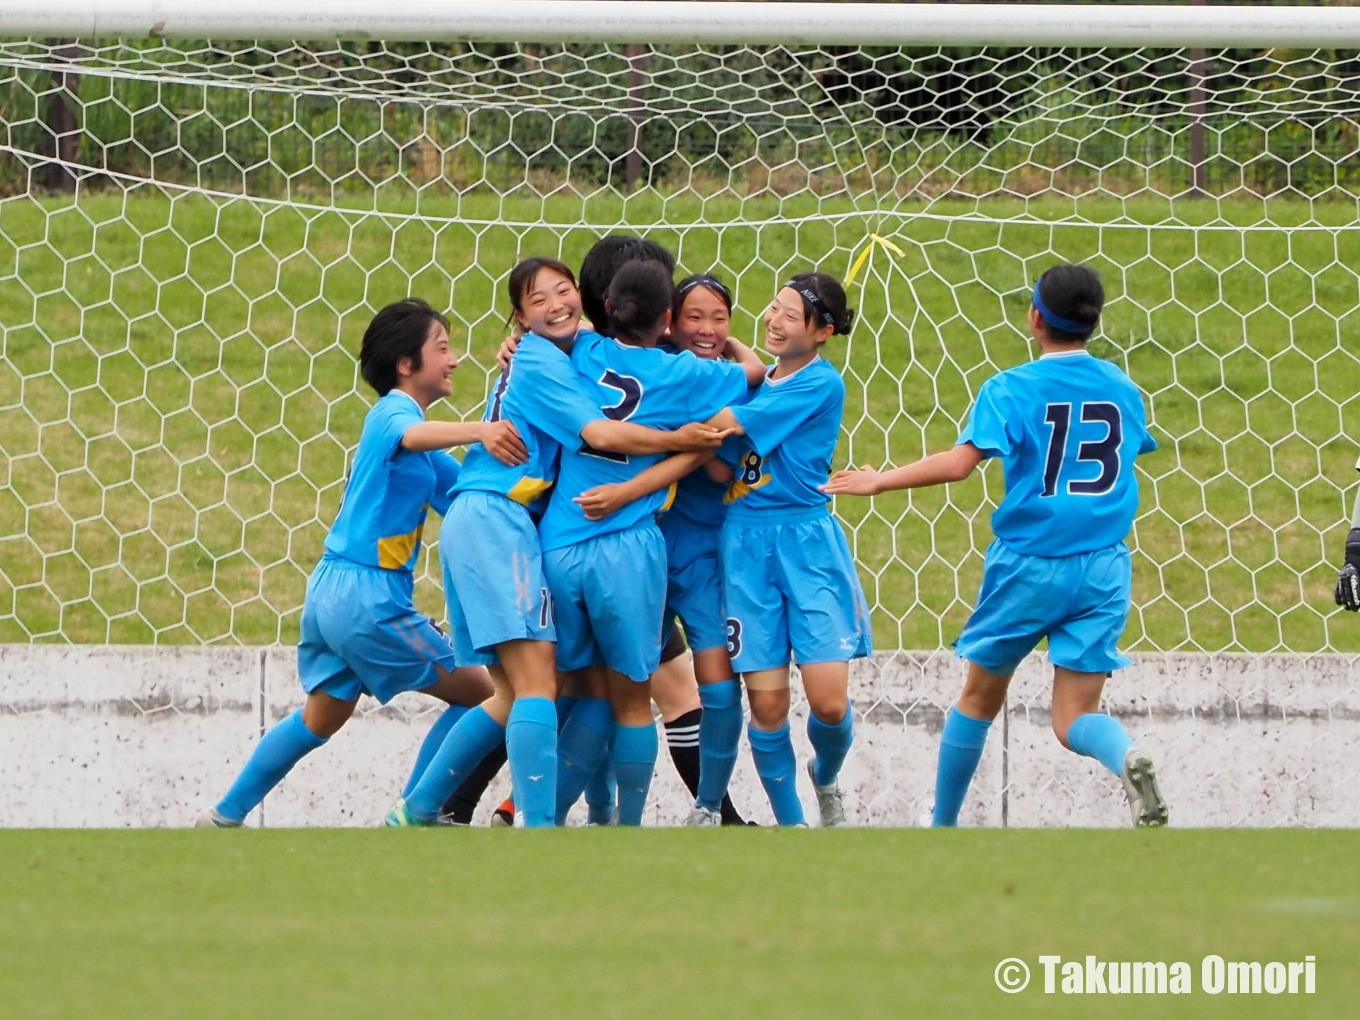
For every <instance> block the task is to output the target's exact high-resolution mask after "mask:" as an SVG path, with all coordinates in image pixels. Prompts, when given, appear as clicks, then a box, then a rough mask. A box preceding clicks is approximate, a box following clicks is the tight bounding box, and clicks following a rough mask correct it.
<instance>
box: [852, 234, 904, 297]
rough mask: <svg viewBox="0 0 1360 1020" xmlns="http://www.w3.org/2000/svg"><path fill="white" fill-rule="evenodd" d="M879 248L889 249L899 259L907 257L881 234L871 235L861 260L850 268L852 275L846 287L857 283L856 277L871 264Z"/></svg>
mask: <svg viewBox="0 0 1360 1020" xmlns="http://www.w3.org/2000/svg"><path fill="white" fill-rule="evenodd" d="M879 246H882V247H884V248H887V249H888V251H890V252H891V253H892V254H894V255H896V256H897V257H898V258H906V257H907V253H906V252H904V251H903V250H902V249H901V248H899V247H897V245H895V244H893V243H892V242H891V241H889V240H888V239H887V238H886V237H884V236H882V235H881V234H870V235H869V242H868V243H867V244H866V245H865V246H864V250H863V251H862V252H860V253H859V258H857V259H855V264H854V265H852V266H851V267H850V275H849V276H847V277H846V278H845V285H846V286H847V287H849V286H850V285H851V284H852V283H854V282H855V277H857V276H859V274H860V270H861V269H863V268H864V267H865V266H866V265H868V264H869V256H871V255H872V254H873V253H874V249H875V248H877V247H879Z"/></svg>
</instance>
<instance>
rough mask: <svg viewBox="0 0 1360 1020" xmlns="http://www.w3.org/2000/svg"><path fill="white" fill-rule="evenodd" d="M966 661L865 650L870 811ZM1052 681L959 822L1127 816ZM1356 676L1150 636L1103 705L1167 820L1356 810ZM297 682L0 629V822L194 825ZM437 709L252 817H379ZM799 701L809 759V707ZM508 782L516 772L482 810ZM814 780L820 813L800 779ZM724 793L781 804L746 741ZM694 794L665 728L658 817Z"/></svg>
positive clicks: (385, 727) (407, 703)
mask: <svg viewBox="0 0 1360 1020" xmlns="http://www.w3.org/2000/svg"><path fill="white" fill-rule="evenodd" d="M962 676H963V670H962V666H961V664H960V663H959V662H957V661H956V660H954V659H953V658H952V657H950V656H948V655H946V654H945V653H942V652H933V653H928V654H927V653H912V652H898V653H891V654H884V655H880V656H878V657H877V658H876V659H875V660H873V661H872V662H862V663H858V664H856V666H855V668H854V670H853V672H852V676H851V687H852V692H853V696H854V701H855V713H856V729H857V739H856V744H855V748H854V750H853V751H852V753H851V756H850V759H849V761H848V762H847V763H846V767H845V772H844V774H843V778H842V782H843V784H844V785H845V786H846V788H847V789H848V791H849V792H850V793H851V802H852V804H853V812H854V816H855V819H856V821H857V822H859V823H860V824H865V825H910V824H913V822H914V820H915V818H916V816H917V814H918V813H919V812H920V811H921V810H922V809H923V808H924V807H925V806H926V805H927V804H928V803H929V802H930V799H931V788H932V785H933V781H934V769H935V752H936V747H937V744H938V739H939V730H940V726H941V723H942V721H943V713H944V710H945V709H947V708H948V706H949V705H950V704H951V703H952V702H953V700H954V698H955V697H956V696H957V693H958V690H959V686H960V684H961V681H962ZM1048 684H1049V671H1048V669H1047V667H1046V665H1045V663H1044V661H1043V660H1042V659H1041V658H1039V657H1037V656H1032V657H1031V658H1030V659H1029V660H1028V661H1026V663H1025V664H1024V665H1023V666H1022V667H1021V670H1020V671H1019V673H1017V675H1016V680H1015V683H1014V685H1013V687H1012V691H1011V698H1010V702H1009V705H1008V708H1007V711H1006V713H1005V715H1004V716H1003V717H1002V718H1001V719H999V720H998V721H997V723H996V724H995V725H994V727H993V729H992V735H991V738H990V740H989V742H988V745H987V750H986V752H985V753H984V755H983V759H982V765H981V767H980V768H979V771H978V776H977V779H976V780H975V782H974V785H973V790H972V793H971V794H970V797H969V801H968V803H967V804H966V805H965V808H964V817H963V821H964V824H966V825H992V826H999V825H1013V826H1054V825H1080V826H1120V825H1126V824H1127V823H1128V814H1127V810H1126V808H1125V806H1124V801H1123V795H1122V793H1121V792H1120V791H1119V789H1118V784H1117V782H1116V781H1115V780H1114V779H1113V778H1112V777H1110V776H1109V775H1108V774H1106V773H1105V772H1104V771H1103V770H1102V769H1101V768H1100V766H1099V765H1097V764H1096V763H1095V762H1093V761H1090V760H1088V759H1084V758H1078V757H1076V756H1074V755H1072V754H1070V753H1068V752H1066V751H1064V750H1063V749H1062V748H1061V747H1059V745H1058V743H1057V741H1056V740H1055V739H1054V738H1053V735H1052V732H1051V730H1050V728H1049V715H1048V706H1049V702H1048ZM795 687H796V682H795ZM1358 688H1360V663H1357V662H1355V661H1354V660H1351V659H1348V658H1346V657H1343V656H1335V655H1319V656H1312V657H1307V658H1304V657H1294V656H1283V655H1264V656H1250V655H1217V656H1206V655H1148V656H1142V657H1139V661H1138V662H1137V663H1136V665H1135V666H1133V667H1132V668H1130V669H1128V670H1125V671H1123V672H1121V673H1120V674H1118V675H1117V676H1116V677H1115V679H1114V681H1113V682H1111V684H1110V685H1109V687H1108V689H1107V697H1106V707H1107V708H1108V709H1109V711H1111V712H1112V713H1113V714H1115V715H1116V716H1118V717H1119V718H1120V719H1122V720H1123V721H1124V724H1125V725H1126V726H1127V727H1128V728H1129V730H1130V732H1132V733H1133V734H1134V736H1135V739H1137V740H1138V741H1139V743H1140V745H1142V746H1143V747H1144V748H1146V749H1147V750H1148V751H1149V752H1150V753H1151V754H1152V755H1153V758H1154V760H1155V761H1156V762H1157V764H1158V766H1159V770H1160V773H1161V777H1162V787H1163V792H1164V793H1165V794H1166V796H1167V799H1168V801H1169V803H1170V805H1171V811H1172V823H1173V824H1175V825H1180V826H1222V825H1241V826H1279V825H1308V826H1356V825H1360V799H1358V798H1356V797H1354V796H1352V795H1350V791H1351V788H1352V787H1353V785H1354V783H1355V780H1356V778H1357V774H1360V689H1358ZM301 701H302V693H301V690H300V688H299V687H298V684H297V670H296V656H295V654H294V652H293V650H292V649H285V648H229V647H228V648H175V647H171V648H151V647H132V646H129V647H92V646H69V645H6V646H0V825H3V826H180V825H186V824H189V823H190V822H191V821H192V819H193V818H194V816H195V814H196V813H197V812H198V811H199V810H200V809H202V808H203V807H204V806H206V805H208V804H211V803H212V802H213V801H214V800H216V798H217V797H218V796H220V795H221V794H222V792H223V791H224V790H225V789H226V787H227V785H228V784H229V783H230V782H231V780H232V778H233V777H234V775H235V774H236V771H237V770H238V769H239V768H240V766H241V764H242V763H243V762H244V761H245V759H246V756H247V755H248V754H249V753H250V750H251V748H252V746H253V744H254V741H255V740H256V739H257V738H258V737H259V734H260V733H261V731H262V728H263V727H265V726H268V725H272V724H273V723H274V722H275V721H276V720H278V719H280V718H282V717H283V716H284V715H286V714H287V713H288V712H290V711H292V710H293V709H294V708H295V707H297V706H298V705H299V704H300V703H301ZM436 712H437V706H435V703H434V702H431V701H429V700H428V699H424V698H422V697H420V696H419V695H405V696H403V697H401V698H398V699H397V700H396V701H394V702H393V703H392V704H391V705H389V706H387V707H386V708H379V707H377V706H376V705H375V704H374V703H373V702H371V701H367V700H366V701H365V702H364V703H363V704H361V706H360V712H359V713H358V714H356V716H355V718H354V720H353V721H352V722H351V723H350V724H349V725H348V726H347V727H346V728H345V730H344V731H343V732H342V733H340V734H339V735H338V736H337V737H336V738H335V739H334V740H332V741H331V743H330V744H329V745H327V746H326V747H325V748H323V749H321V750H320V751H318V752H316V753H315V754H313V755H311V756H309V757H308V758H307V759H305V760H304V761H303V762H302V763H301V764H299V765H298V767H297V768H296V769H295V770H294V771H293V772H292V774H290V775H289V777H288V778H287V779H286V780H285V781H284V783H283V784H282V786H280V787H279V789H278V790H277V791H275V793H274V794H272V795H271V796H270V797H269V798H268V800H266V802H265V804H264V807H263V810H262V811H261V812H257V813H255V814H254V815H252V818H251V823H252V824H260V823H261V822H262V823H263V824H265V825H271V826H299V825H374V824H377V823H378V822H379V821H380V820H381V818H382V816H383V814H384V812H385V811H386V810H387V808H388V806H389V805H390V803H391V801H392V800H393V799H394V797H395V796H396V794H397V792H398V791H399V790H400V787H401V785H402V783H403V781H404V780H405V777H406V772H407V770H408V769H409V767H410V763H411V761H412V759H413V757H414V754H415V750H416V748H417V746H418V745H419V743H420V740H421V738H422V737H423V736H424V734H425V731H426V729H427V728H428V726H429V724H430V722H432V721H433V719H434V718H435V714H436ZM795 714H796V716H797V718H796V719H795V721H794V724H793V729H794V734H795V743H796V746H797V748H798V753H799V756H800V760H802V759H803V758H805V757H806V756H807V755H808V753H809V749H808V745H807V741H806V738H805V737H804V735H803V725H804V720H805V718H806V714H805V710H804V709H803V707H802V706H801V705H798V706H796V707H795ZM506 786H508V777H507V776H506V775H505V774H503V775H502V776H501V777H500V779H499V780H498V781H497V783H496V785H494V786H493V788H492V790H491V792H489V793H488V796H487V797H486V799H485V801H484V803H483V805H482V807H481V810H480V817H485V815H486V814H487V813H488V812H489V811H490V810H491V808H493V807H494V806H495V803H496V802H498V801H499V800H500V796H501V795H502V794H503V791H504V790H505V788H506ZM802 793H803V797H804V801H805V802H806V803H807V804H808V808H809V813H810V817H815V805H814V803H813V802H812V791H811V789H810V788H808V787H807V784H806V783H803V784H802ZM732 794H733V797H734V799H735V800H736V802H737V804H738V806H739V807H740V808H742V809H743V810H745V811H746V812H747V813H748V814H749V815H750V816H751V817H753V818H755V819H756V820H757V821H760V822H769V821H771V815H770V811H769V806H768V804H767V803H766V802H765V798H764V795H763V793H762V792H761V790H760V786H759V783H758V781H757V780H756V778H755V774H754V771H753V770H752V768H751V765H750V759H749V753H748V752H747V750H746V749H745V745H744V741H743V751H742V759H741V763H740V765H739V767H738V770H737V776H736V779H735V781H734V784H733V790H732ZM687 809H688V800H687V797H685V796H684V795H683V788H682V787H681V785H680V783H679V780H678V778H677V777H676V775H675V772H674V770H673V769H672V768H671V765H670V762H669V759H668V757H667V756H666V753H665V751H664V745H663V751H662V760H661V762H660V763H659V766H658V770H657V778H656V782H655V783H654V785H653V807H652V808H651V809H650V811H649V815H650V817H649V823H651V824H658V825H664V824H673V823H675V822H677V821H678V820H679V819H680V818H681V817H683V814H684V813H685V811H686V810H687ZM578 811H579V808H578ZM261 816H262V817H261Z"/></svg>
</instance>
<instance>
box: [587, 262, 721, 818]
mask: <svg viewBox="0 0 1360 1020" xmlns="http://www.w3.org/2000/svg"><path fill="white" fill-rule="evenodd" d="M731 319H732V295H731V292H730V291H729V290H728V289H727V286H726V285H725V284H724V283H723V282H722V281H721V280H719V279H718V278H717V277H715V276H713V275H712V274H710V273H700V274H695V275H693V276H689V277H687V278H685V279H684V280H682V281H681V282H680V284H679V285H678V286H677V287H676V289H675V307H674V311H673V315H672V318H671V327H670V332H669V341H670V342H669V345H668V346H669V347H670V348H672V349H674V350H676V351H688V352H690V353H692V354H694V356H695V357H698V358H701V359H703V360H716V359H720V358H724V357H726V356H728V354H729V351H734V350H742V351H744V350H745V348H744V347H739V348H734V345H733V341H732V339H731V337H730V336H729V329H730V327H731ZM668 466H669V465H666V464H663V465H658V466H657V467H655V468H651V469H649V470H648V471H646V472H644V473H643V474H641V475H638V476H637V477H636V478H634V479H631V480H630V481H628V482H625V483H622V484H620V485H615V486H600V487H598V488H596V489H593V490H591V491H590V492H587V493H585V494H584V496H583V498H582V499H581V500H580V502H581V503H582V506H583V508H584V509H585V510H586V513H587V516H590V517H603V516H607V515H608V514H610V513H613V512H614V510H616V509H617V508H618V507H619V506H622V505H624V504H626V503H628V502H631V501H632V500H634V499H640V498H642V497H643V496H644V495H646V493H648V492H651V491H655V489H656V488H658V487H660V486H661V483H659V482H653V481H652V480H651V478H652V476H653V475H655V476H656V477H657V478H659V479H661V480H662V482H665V483H666V484H669V481H668V477H669V476H667V475H665V474H663V472H664V471H665V469H666V468H667V467H668ZM732 476H733V475H732V469H731V468H730V467H728V466H727V465H726V464H723V463H722V462H721V461H718V460H711V461H709V462H708V463H707V464H704V465H702V466H700V467H699V468H697V469H695V470H694V471H691V472H690V473H689V474H687V475H685V476H684V477H682V478H680V479H679V481H678V484H677V486H676V490H675V498H674V500H673V502H672V503H671V506H670V509H669V510H668V511H667V512H666V513H664V514H662V515H661V517H660V519H659V524H660V527H661V533H662V535H663V536H664V537H665V539H666V563H667V587H666V617H665V627H664V630H665V632H666V633H667V634H668V638H667V647H666V648H665V649H663V651H662V656H661V667H660V668H659V669H658V670H657V672H656V673H655V674H654V675H653V677H652V693H653V697H654V698H655V700H656V703H657V706H658V708H660V709H661V713H662V721H663V722H664V724H665V729H666V740H667V744H668V745H669V746H670V750H671V757H672V759H673V760H674V761H675V766H676V771H677V772H679V773H680V777H681V779H682V780H684V782H685V785H686V786H687V787H688V788H689V791H690V794H691V795H692V796H694V797H695V807H694V810H693V811H692V812H691V813H690V816H689V818H688V819H687V820H686V824H688V825H719V824H722V825H742V824H744V820H743V819H742V817H741V815H740V814H738V813H737V810H736V808H735V807H734V806H733V804H732V801H731V798H730V797H728V796H727V787H728V784H729V783H730V782H731V779H732V770H733V768H734V766H735V765H736V761H737V745H738V743H739V741H740V739H741V729H742V710H741V686H740V684H738V683H737V681H736V679H735V678H734V676H733V673H732V660H731V658H730V657H729V656H728V654H727V622H726V621H727V617H726V615H725V613H724V611H723V597H722V580H721V572H720V570H719V567H718V544H719V535H720V534H721V532H722V524H723V520H724V518H725V517H726V514H727V507H726V505H725V504H724V502H723V499H724V497H725V496H726V494H727V487H728V484H729V483H730V482H731V481H732ZM677 619H678V620H679V621H680V622H681V623H682V624H683V626H684V635H685V636H684V639H681V640H679V641H678V643H677V642H676V639H677V638H678V635H679V632H678V630H676V628H675V623H676V621H677ZM686 641H688V644H689V647H690V648H691V649H692V650H693V655H694V660H693V665H692V667H691V665H690V663H689V662H688V661H687V660H686V659H685V658H684V657H683V655H681V654H680V653H682V652H683V651H684V647H685V642H686ZM672 644H675V646H676V647H675V648H674V650H673V651H672V653H671V654H667V651H668V650H670V649H671V645H672ZM589 799H590V797H589V791H587V800H589Z"/></svg>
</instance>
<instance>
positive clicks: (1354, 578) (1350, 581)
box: [1336, 563, 1360, 613]
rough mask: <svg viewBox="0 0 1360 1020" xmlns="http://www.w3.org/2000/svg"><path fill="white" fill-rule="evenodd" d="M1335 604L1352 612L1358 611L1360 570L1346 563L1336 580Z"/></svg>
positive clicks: (1359, 608) (1359, 604)
mask: <svg viewBox="0 0 1360 1020" xmlns="http://www.w3.org/2000/svg"><path fill="white" fill-rule="evenodd" d="M1336 604H1337V605H1338V606H1341V607H1343V608H1344V609H1348V610H1350V611H1351V612H1352V613H1355V612H1360V570H1356V569H1355V564H1353V563H1347V564H1346V565H1345V566H1344V567H1342V568H1341V576H1340V577H1338V578H1337V580H1336Z"/></svg>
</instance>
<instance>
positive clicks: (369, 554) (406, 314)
mask: <svg viewBox="0 0 1360 1020" xmlns="http://www.w3.org/2000/svg"><path fill="white" fill-rule="evenodd" d="M457 364H458V360H457V358H455V357H454V355H453V353H452V352H451V351H450V350H449V334H448V322H447V320H446V319H445V318H444V317H443V316H442V315H440V314H439V313H437V312H435V311H434V310H433V309H432V308H430V306H429V305H427V304H426V303H425V302H423V301H419V300H416V299H414V298H411V299H408V300H405V301H398V302H397V303H396V304H392V305H388V306H387V307H386V308H384V309H383V310H382V311H380V312H379V313H378V314H377V315H375V316H374V317H373V321H372V322H371V323H369V326H368V329H367V330H366V331H365V332H364V339H363V344H362V346H361V347H360V350H359V370H360V372H361V374H362V375H363V377H364V381H365V382H367V383H368V384H369V385H370V386H372V387H373V389H374V391H375V392H376V393H377V394H378V401H377V403H375V404H374V405H373V408H372V409H371V410H370V411H369V412H368V415H367V416H366V417H365V418H364V427H363V431H362V433H361V434H360V438H359V446H358V449H357V451H356V452H355V455H354V465H353V468H352V470H351V472H350V477H349V481H348V482H347V484H346V486H345V495H344V497H343V499H342V501H341V506H340V512H339V514H338V515H337V516H336V519H335V524H334V525H333V526H332V527H331V530H330V533H329V534H328V535H327V536H326V551H325V554H324V555H323V556H322V558H321V562H320V563H318V564H317V566H316V569H315V570H314V571H313V572H312V576H311V578H310V580H309V581H308V582H307V595H306V600H305V602H304V603H303V609H302V635H301V642H300V643H299V645H298V676H299V679H300V680H301V681H302V688H303V690H304V691H306V692H307V701H306V703H305V704H304V705H303V707H302V708H300V709H299V710H298V711H296V712H294V713H293V714H292V715H290V716H288V717H287V718H286V719H284V720H283V721H282V722H280V723H278V724H277V725H276V726H274V727H273V728H272V729H271V730H270V731H269V732H268V733H266V734H265V735H264V736H263V737H261V738H260V742H259V743H258V744H257V745H256V747H255V750H254V752H253V753H252V754H251V756H250V759H249V761H247V762H246V766H245V768H244V769H242V770H241V774H240V775H239V776H238V777H237V779H236V781H235V782H234V783H233V784H232V786H231V789H229V790H228V791H227V795H226V796H225V797H223V798H222V799H221V800H220V801H219V802H218V803H217V805H216V806H215V807H213V808H212V809H211V810H209V811H208V812H206V813H205V814H204V815H203V816H202V817H201V818H200V819H199V820H198V824H199V825H200V826H218V827H234V826H239V825H240V824H241V822H242V821H243V820H244V819H245V817H246V815H247V814H249V813H250V811H251V809H253V808H254V807H255V806H256V805H258V804H259V803H260V801H262V800H263V799H264V797H265V795H266V794H267V793H268V792H269V791H270V790H272V789H273V788H274V787H275V786H277V785H278V784H279V782H280V781H282V779H283V777H284V776H285V775H287V774H288V771H289V770H290V769H291V768H292V767H293V766H294V765H295V764H297V762H298V761H299V760H300V759H301V758H302V757H303V756H304V755H305V754H307V753H308V752H310V751H313V750H315V749H316V748H318V747H320V746H321V745H322V744H324V743H326V741H327V740H329V739H330V738H331V737H332V736H334V735H335V733H336V732H338V731H339V729H340V728H341V727H342V726H343V725H344V724H345V723H346V721H348V719H349V717H350V716H351V715H352V714H353V712H354V706H355V705H356V704H357V703H358V700H359V695H361V694H369V695H371V696H373V697H374V698H377V699H378V701H380V702H382V703H383V704H386V703H387V702H388V701H390V700H391V699H392V698H393V697H395V696H396V695H397V694H400V693H401V692H403V691H422V692H423V693H426V694H429V695H432V696H433V697H436V698H439V699H440V700H441V701H445V702H447V703H448V704H449V706H450V707H449V708H448V709H447V710H446V711H445V712H444V714H443V715H441V716H440V718H439V720H438V721H437V722H436V723H435V725H434V726H433V727H432V728H431V730H430V733H429V735H428V736H427V737H426V739H425V742H424V744H423V745H422V747H421V749H420V754H419V756H418V758H417V763H416V772H417V774H418V773H419V772H421V771H423V768H424V763H425V762H427V761H428V760H429V758H430V757H431V755H432V754H433V753H434V750H435V748H437V747H438V746H439V744H440V743H441V742H442V740H443V737H444V734H446V733H447V732H448V731H449V729H450V728H451V727H452V726H453V725H454V723H456V722H457V720H458V719H459V718H460V717H461V716H462V714H463V713H464V712H466V711H467V707H468V706H471V705H475V704H478V703H479V702H480V701H482V700H483V699H484V698H485V697H486V696H487V695H488V694H489V693H490V691H491V682H490V680H489V678H488V677H487V676H486V671H485V670H484V669H482V668H481V667H480V666H468V665H465V666H463V667H461V668H458V667H455V664H454V663H455V659H456V657H455V655H454V651H453V646H452V645H451V644H450V643H449V640H448V638H446V637H445V636H444V634H443V633H441V632H440V631H439V630H438V629H437V628H436V627H435V626H434V624H433V623H432V622H431V621H430V620H429V619H428V618H427V617H425V616H424V615H423V614H421V613H420V612H418V611H417V610H416V608H415V604H414V603H413V601H412V594H413V591H414V587H415V579H414V574H413V573H412V568H413V567H414V565H415V561H416V557H417V556H419V554H420V538H421V533H422V531H423V530H424V527H425V515H426V513H427V512H428V510H429V508H430V507H434V508H435V510H436V511H438V512H440V513H443V512H445V511H446V510H447V509H448V506H449V490H450V489H451V488H452V486H453V483H454V481H455V479H456V478H457V477H458V462H457V461H456V460H454V459H453V458H452V457H451V456H449V455H448V454H447V453H446V452H444V448H445V447H449V446H458V445H462V444H467V443H481V444H482V446H481V447H479V449H481V450H482V451H483V452H484V453H485V455H487V456H488V457H494V458H499V460H500V461H501V462H502V463H504V464H506V465H516V464H522V463H524V461H525V459H526V458H527V455H528V451H527V449H526V447H525V444H524V442H523V440H522V439H521V438H520V436H519V434H518V433H517V432H516V430H515V426H514V424H513V423H511V422H508V421H484V422H432V421H426V420H425V411H426V410H427V409H428V408H429V406H430V404H432V403H434V401H436V400H439V399H441V398H443V397H447V396H448V395H449V394H451V393H452V392H453V384H452V382H451V380H450V376H451V374H452V372H453V370H454V368H455V367H456V366H457Z"/></svg>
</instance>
